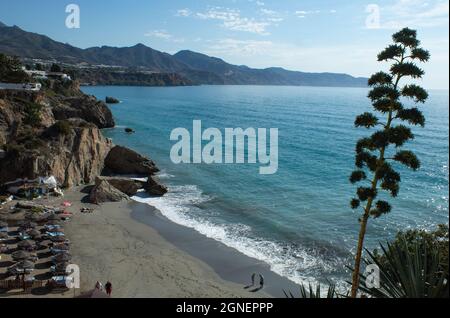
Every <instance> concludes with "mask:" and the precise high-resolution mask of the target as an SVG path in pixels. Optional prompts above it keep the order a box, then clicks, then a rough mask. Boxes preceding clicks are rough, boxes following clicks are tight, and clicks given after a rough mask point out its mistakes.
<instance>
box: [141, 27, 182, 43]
mask: <svg viewBox="0 0 450 318" xmlns="http://www.w3.org/2000/svg"><path fill="white" fill-rule="evenodd" d="M144 36H147V37H152V38H157V39H162V40H165V41H170V42H176V43H182V42H184V39H179V38H175V37H174V36H173V35H172V34H170V33H169V32H167V31H166V30H153V31H149V32H147V33H145V34H144Z"/></svg>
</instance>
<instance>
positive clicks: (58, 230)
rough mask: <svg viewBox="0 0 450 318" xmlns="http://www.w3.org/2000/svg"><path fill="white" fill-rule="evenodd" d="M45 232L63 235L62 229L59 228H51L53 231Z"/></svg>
mask: <svg viewBox="0 0 450 318" xmlns="http://www.w3.org/2000/svg"><path fill="white" fill-rule="evenodd" d="M47 232H50V233H64V229H62V228H59V229H56V228H53V229H49V230H47Z"/></svg>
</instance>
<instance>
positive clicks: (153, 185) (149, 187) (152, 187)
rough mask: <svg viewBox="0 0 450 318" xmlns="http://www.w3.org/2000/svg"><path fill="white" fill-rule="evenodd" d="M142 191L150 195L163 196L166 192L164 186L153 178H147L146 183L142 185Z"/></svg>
mask: <svg viewBox="0 0 450 318" xmlns="http://www.w3.org/2000/svg"><path fill="white" fill-rule="evenodd" d="M144 189H145V191H147V192H148V193H149V194H151V195H156V196H163V195H164V194H166V193H167V192H168V189H167V187H166V186H165V185H163V184H161V183H160V182H159V181H158V180H157V179H155V178H154V177H153V176H149V177H148V180H147V182H146V183H145V184H144Z"/></svg>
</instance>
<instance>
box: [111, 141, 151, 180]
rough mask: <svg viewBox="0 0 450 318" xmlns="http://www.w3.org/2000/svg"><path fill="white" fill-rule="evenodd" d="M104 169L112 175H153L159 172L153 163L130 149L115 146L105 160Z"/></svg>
mask: <svg viewBox="0 0 450 318" xmlns="http://www.w3.org/2000/svg"><path fill="white" fill-rule="evenodd" d="M105 168H106V169H107V171H108V172H110V173H113V174H129V175H130V174H131V175H133V174H134V175H145V176H147V175H153V174H155V173H156V172H158V171H159V169H158V168H157V167H156V165H155V163H154V162H153V161H152V160H150V159H148V158H145V157H144V156H141V155H140V154H138V153H137V152H136V151H133V150H131V149H128V148H125V147H121V146H115V147H114V148H113V149H111V151H110V152H109V154H108V155H107V156H106V159H105Z"/></svg>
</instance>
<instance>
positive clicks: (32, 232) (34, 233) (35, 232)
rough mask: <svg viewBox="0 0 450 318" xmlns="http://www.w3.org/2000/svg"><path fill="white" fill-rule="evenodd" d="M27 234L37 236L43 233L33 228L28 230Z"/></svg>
mask: <svg viewBox="0 0 450 318" xmlns="http://www.w3.org/2000/svg"><path fill="white" fill-rule="evenodd" d="M27 234H28V235H29V236H31V237H37V236H40V235H41V232H39V231H38V230H34V229H33V230H30V231H28V232H27Z"/></svg>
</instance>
